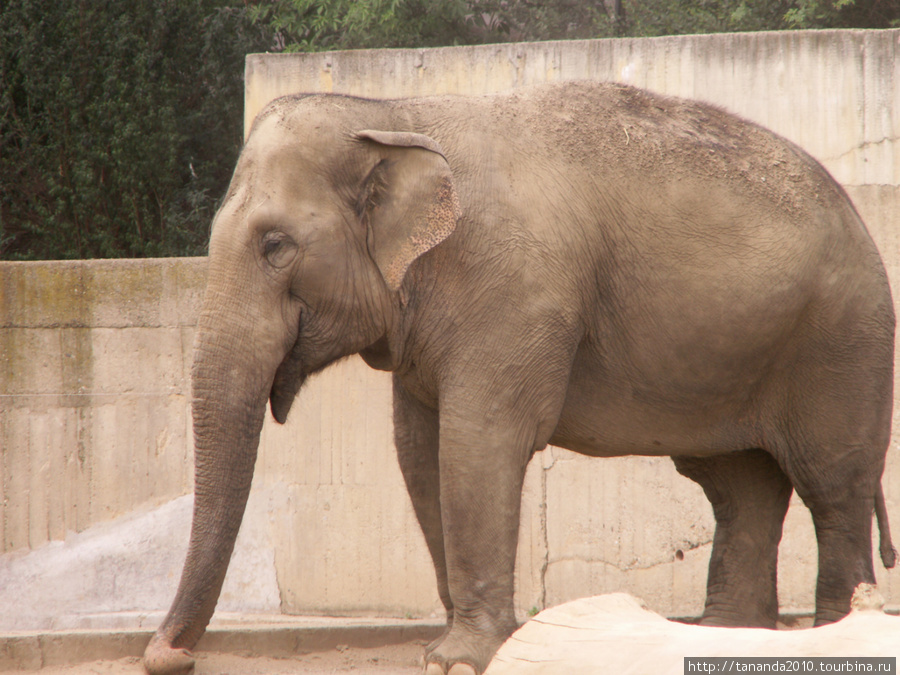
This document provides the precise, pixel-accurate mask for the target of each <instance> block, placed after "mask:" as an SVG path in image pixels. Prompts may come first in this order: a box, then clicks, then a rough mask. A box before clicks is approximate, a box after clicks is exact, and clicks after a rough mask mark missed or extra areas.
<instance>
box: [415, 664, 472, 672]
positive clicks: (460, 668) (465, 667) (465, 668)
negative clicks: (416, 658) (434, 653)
mask: <svg viewBox="0 0 900 675" xmlns="http://www.w3.org/2000/svg"><path fill="white" fill-rule="evenodd" d="M425 675H478V674H477V673H476V672H475V669H474V668H473V667H472V666H470V665H469V664H468V663H457V664H456V665H454V666H453V667H452V668H450V672H447V673H445V672H444V669H443V668H441V667H440V666H439V665H438V664H436V663H429V664H428V665H427V666H426V667H425Z"/></svg>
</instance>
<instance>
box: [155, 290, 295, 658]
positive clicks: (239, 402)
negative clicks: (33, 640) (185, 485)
mask: <svg viewBox="0 0 900 675" xmlns="http://www.w3.org/2000/svg"><path fill="white" fill-rule="evenodd" d="M209 295H210V293H209V291H208V292H207V298H206V299H205V301H204V306H205V307H206V306H209V305H210V304H212V305H213V306H215V303H214V302H213V303H210V297H209ZM244 309H246V308H244ZM251 314H252V313H251ZM232 316H234V317H235V318H234V320H232V321H228V320H223V318H222V313H221V312H217V315H216V316H215V317H212V316H210V313H209V312H207V311H206V310H204V313H203V315H202V316H201V319H200V325H199V326H198V339H197V347H196V350H195V355H194V368H193V378H192V380H193V381H192V388H193V404H192V413H193V422H194V447H195V452H194V462H195V474H194V513H193V522H192V527H191V538H190V545H189V547H188V552H187V557H186V559H185V563H184V569H183V571H182V576H181V582H180V584H179V587H178V591H177V593H176V596H175V599H174V601H173V603H172V607H171V609H170V610H169V614H168V615H167V616H166V618H165V620H164V621H163V623H162V625H161V626H160V627H159V629H158V630H157V632H156V634H155V635H154V637H153V639H152V640H151V642H150V644H149V645H148V647H147V649H146V651H145V653H144V666H145V668H146V670H147V672H148V673H151V674H152V675H158V674H163V673H165V674H169V673H188V672H191V670H192V668H193V658H192V657H191V656H190V654H189V653H188V651H187V650H189V649H192V648H193V647H194V646H195V645H196V643H197V641H198V640H199V639H200V637H201V636H202V635H203V633H204V631H205V630H206V626H207V625H208V623H209V621H210V619H211V618H212V615H213V611H214V610H215V607H216V602H217V601H218V598H219V593H220V592H221V590H222V583H223V582H224V580H225V573H226V571H227V569H228V563H229V561H230V558H231V553H232V551H233V549H234V542H235V539H236V538H237V534H238V530H239V529H240V525H241V520H242V518H243V515H244V509H245V507H246V504H247V497H248V495H249V493H250V484H251V482H252V479H253V469H254V464H255V462H256V454H257V449H258V446H259V435H260V431H261V430H262V425H263V421H264V418H265V411H266V400H267V398H268V395H269V391H270V389H271V386H272V380H273V377H274V373H275V369H276V367H277V365H278V362H279V360H278V359H280V358H281V357H280V356H279V354H278V353H277V351H276V350H275V349H272V348H270V347H271V345H267V344H264V343H265V342H267V341H266V340H264V339H263V340H261V338H260V335H259V332H258V327H259V325H260V323H259V322H258V321H257V322H255V325H254V323H249V324H248V319H251V320H252V319H253V317H252V316H251V317H248V316H246V315H245V316H244V317H243V318H238V316H239V315H238V313H233V314H232ZM248 325H249V327H248ZM260 342H262V343H263V344H260ZM270 342H271V341H270ZM272 352H276V353H272ZM266 357H267V358H266ZM268 359H273V363H268V362H263V360H268Z"/></svg>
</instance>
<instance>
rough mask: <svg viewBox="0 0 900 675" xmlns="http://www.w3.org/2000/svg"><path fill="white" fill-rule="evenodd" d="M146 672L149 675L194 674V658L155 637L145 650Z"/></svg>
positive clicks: (188, 653)
mask: <svg viewBox="0 0 900 675" xmlns="http://www.w3.org/2000/svg"><path fill="white" fill-rule="evenodd" d="M144 670H145V671H146V672H147V673H148V675H189V674H190V673H193V672H194V657H193V656H192V655H191V653H190V652H189V651H188V650H187V649H175V648H173V647H171V646H169V645H168V644H167V643H166V642H165V640H163V639H160V638H159V637H158V636H156V635H154V636H153V639H152V640H150V644H148V645H147V649H146V650H144Z"/></svg>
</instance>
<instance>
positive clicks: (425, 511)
mask: <svg viewBox="0 0 900 675" xmlns="http://www.w3.org/2000/svg"><path fill="white" fill-rule="evenodd" d="M438 428H439V424H438V415H437V411H435V410H431V409H430V408H428V407H427V406H425V405H423V404H422V403H421V402H419V401H418V400H416V399H415V398H413V396H411V395H410V394H409V392H408V391H407V390H406V389H405V388H404V387H403V384H402V383H401V382H400V378H399V377H398V376H397V375H394V443H395V445H396V446H397V460H398V461H399V463H400V471H401V473H402V474H403V480H404V481H405V482H406V489H407V492H409V498H410V501H411V502H412V505H413V510H414V511H415V514H416V519H417V520H418V521H419V527H421V528H422V534H423V535H424V536H425V543H426V545H427V546H428V552H429V553H430V554H431V560H432V562H433V563H434V573H435V577H436V579H437V587H438V595H439V596H440V598H441V602H442V603H443V605H444V609H445V610H446V612H447V630H446V631H445V632H444V635H442V636H441V637H439V638H438V639H437V640H435V641H434V642H433V643H432V644H430V645H429V646H428V647H427V648H426V653H430V652H431V651H432V650H433V649H434V648H435V647H437V645H439V644H440V643H441V641H442V640H443V638H444V636H446V634H447V633H448V632H449V630H450V627H451V626H452V625H453V603H452V602H451V600H450V590H449V587H448V585H447V563H446V559H445V556H444V531H443V525H442V523H441V500H440V471H439V468H438Z"/></svg>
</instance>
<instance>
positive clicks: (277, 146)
mask: <svg viewBox="0 0 900 675" xmlns="http://www.w3.org/2000/svg"><path fill="white" fill-rule="evenodd" d="M894 326H895V317H894V309H893V303H892V299H891V292H890V288H889V285H888V280H887V276H886V272H885V268H884V266H883V263H882V261H881V258H880V256H879V253H878V251H877V249H876V246H875V244H874V242H873V240H872V239H871V237H870V235H869V233H868V232H867V230H866V227H865V225H864V224H863V222H862V220H861V219H860V217H859V215H858V214H857V212H856V210H855V209H854V206H853V205H852V203H851V201H850V199H849V198H848V196H847V195H846V193H845V192H844V190H843V189H842V188H841V187H840V186H839V185H838V184H837V183H836V182H835V180H834V179H833V178H832V177H831V176H830V175H829V174H828V172H827V171H826V170H825V169H824V168H823V167H822V166H821V165H820V164H818V163H817V162H816V161H815V160H813V159H812V158H811V157H810V156H809V155H808V154H806V153H805V152H804V151H803V150H801V149H800V148H798V147H797V146H795V145H794V144H792V143H791V142H789V141H787V140H785V139H783V138H780V137H779V136H777V135H775V134H774V133H772V132H770V131H768V130H766V129H764V128H762V127H760V126H758V125H756V124H754V123H751V122H749V121H745V120H743V119H741V118H739V117H737V116H734V115H732V114H730V113H727V112H725V111H724V110H721V109H719V108H717V107H715V106H712V105H709V104H706V103H702V102H694V101H690V100H684V99H679V98H673V97H666V96H662V95H658V94H654V93H650V92H647V91H643V90H641V89H638V88H633V87H631V86H626V85H622V84H613V83H596V82H566V83H555V84H545V85H535V86H532V87H525V88H521V89H516V90H513V91H511V92H507V93H502V94H492V95H484V96H434V97H420V98H409V99H396V100H374V99H364V98H356V97H350V96H344V95H336V94H302V95H295V96H288V97H284V98H280V99H277V100H275V101H273V102H272V103H270V104H269V105H267V107H266V108H264V109H263V111H262V112H261V113H260V114H259V115H258V116H257V118H256V119H255V121H254V122H253V125H252V128H251V131H250V134H249V136H248V139H247V142H246V144H245V146H244V148H243V150H242V152H241V155H240V157H239V159H238V162H237V166H236V168H235V172H234V175H233V178H232V181H231V184H230V186H229V189H228V192H227V194H226V196H225V198H224V201H223V203H222V205H221V208H220V209H219V211H218V212H217V214H216V216H215V218H214V221H213V225H212V230H211V235H210V242H209V272H208V281H207V288H206V291H205V295H204V298H203V302H202V309H201V312H200V316H199V320H198V325H197V336H196V343H195V353H194V363H193V370H192V395H193V403H192V415H193V428H194V446H195V451H194V455H195V465H196V470H195V506H194V514H193V525H192V532H191V537H190V543H189V548H188V553H187V557H186V560H185V563H184V569H183V573H182V577H181V581H180V585H179V587H178V590H177V592H176V596H175V598H174V600H173V603H172V606H171V609H170V611H169V613H168V615H167V617H166V618H165V619H164V620H163V622H162V624H161V625H160V627H159V629H158V630H157V632H156V633H155V635H154V637H153V638H152V640H151V641H150V643H149V645H148V646H147V649H146V652H145V655H144V665H145V668H146V670H147V671H148V672H149V673H153V674H156V673H171V672H189V671H190V670H191V668H192V667H193V665H192V664H193V660H192V656H191V654H190V652H189V650H190V649H191V648H193V646H194V645H195V644H196V642H197V640H198V639H199V638H200V636H201V635H202V633H203V632H204V630H205V629H206V626H207V624H208V622H209V620H210V618H211V616H212V614H213V610H214V608H215V605H216V601H217V599H218V596H219V593H220V590H221V586H222V582H223V579H224V576H225V571H226V569H227V566H228V561H229V557H230V555H231V552H232V549H233V544H234V541H235V536H236V534H237V531H238V528H239V526H240V523H241V519H242V516H243V511H244V507H245V504H246V501H247V496H248V493H249V490H250V484H251V478H252V475H253V469H254V462H255V459H256V454H257V448H258V442H259V435H260V430H261V428H262V425H263V422H264V419H265V417H266V407H267V404H268V405H269V406H270V409H271V414H272V416H273V417H274V419H275V420H276V421H277V422H280V423H283V422H284V421H285V419H286V417H287V415H288V412H289V410H290V408H291V405H292V402H293V401H294V399H295V397H296V395H297V393H298V391H299V390H300V388H301V387H302V385H303V383H304V381H305V380H306V379H307V378H308V377H309V376H310V375H312V374H314V373H317V372H319V371H321V370H322V369H324V368H326V367H327V366H328V365H329V364H332V363H334V362H335V361H337V360H339V359H342V358H344V357H347V356H349V355H353V354H359V355H361V356H362V358H363V359H364V361H365V362H366V363H367V364H368V365H369V366H371V367H373V368H376V369H379V370H384V371H389V372H391V373H392V382H393V385H392V386H393V398H394V426H395V441H396V448H397V457H398V460H399V465H400V469H401V472H402V475H403V478H404V481H405V483H406V487H407V488H408V493H409V496H410V499H411V502H412V506H413V510H414V512H415V515H416V517H417V519H418V522H419V524H420V526H421V529H422V532H423V534H424V537H425V542H426V544H427V548H428V551H429V553H430V555H431V558H432V560H433V563H434V569H435V574H436V580H437V588H438V593H439V596H440V599H441V601H442V603H443V605H444V607H445V608H446V612H447V627H446V630H445V632H444V633H443V636H442V637H441V638H439V639H438V640H436V641H435V642H434V643H432V644H431V645H430V646H429V647H427V648H426V659H425V672H426V673H427V674H428V675H434V674H441V675H443V674H448V675H466V674H468V675H472V674H479V673H482V672H483V671H484V670H485V668H486V667H487V665H488V663H489V661H490V660H491V658H492V655H493V654H494V653H495V652H496V650H497V649H498V647H499V646H500V644H501V643H502V642H503V641H504V640H505V639H506V638H507V637H508V636H509V635H510V634H511V633H512V632H513V631H514V630H515V629H516V628H517V622H516V618H515V614H514V609H513V590H514V582H513V572H514V559H515V552H516V544H517V536H518V535H517V532H518V521H519V511H520V499H521V492H522V486H523V480H524V475H525V469H526V465H527V464H528V462H529V460H530V458H531V457H532V456H533V455H534V454H535V453H536V452H538V451H539V450H541V449H543V448H544V447H546V446H547V445H548V444H552V445H555V446H560V447H563V448H568V449H570V450H573V451H575V452H578V453H582V454H585V455H588V456H592V457H611V456H623V455H646V456H671V457H672V458H673V459H674V461H675V465H676V467H677V469H678V471H680V472H681V473H682V474H684V475H686V476H688V477H690V478H691V479H693V480H694V481H696V482H697V483H699V484H700V486H701V487H702V488H703V490H704V491H705V493H706V495H707V496H708V497H709V499H710V501H711V503H712V506H713V510H714V515H715V520H716V530H715V536H714V543H713V547H712V553H711V560H710V567H709V577H708V588H707V601H706V607H705V610H704V614H703V617H702V623H704V624H708V625H720V626H757V627H758V626H769V627H774V625H775V618H776V614H777V597H776V561H777V549H778V542H779V540H780V538H781V531H782V524H783V520H784V517H785V512H786V510H787V507H788V500H789V498H790V496H791V494H792V492H793V491H794V490H796V491H797V493H798V495H799V496H800V497H801V498H802V499H803V501H804V503H805V504H806V505H807V506H808V507H809V509H810V511H811V513H812V518H813V521H814V525H815V530H816V537H817V545H818V563H819V564H818V579H817V588H816V623H817V624H824V623H829V622H833V621H835V620H837V619H839V618H841V617H843V616H844V615H845V614H847V613H848V611H849V609H850V598H851V595H852V593H853V589H854V588H855V587H856V586H857V585H858V584H860V583H863V582H865V583H873V582H874V580H875V579H874V566H873V555H872V536H873V533H872V512H873V508H874V507H875V505H876V504H878V503H880V504H881V507H882V508H881V509H880V510H879V515H880V517H879V519H878V522H879V525H880V527H881V535H882V553H883V558H884V562H885V564H890V563H891V562H892V561H891V560H890V558H891V555H892V546H891V541H890V534H889V531H888V529H887V519H886V515H885V511H884V509H883V501H884V500H883V493H882V489H881V476H882V473H883V470H884V463H885V456H886V452H887V448H888V445H889V439H890V433H891V414H892V404H893V393H892V386H893V352H894V345H893V343H894Z"/></svg>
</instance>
